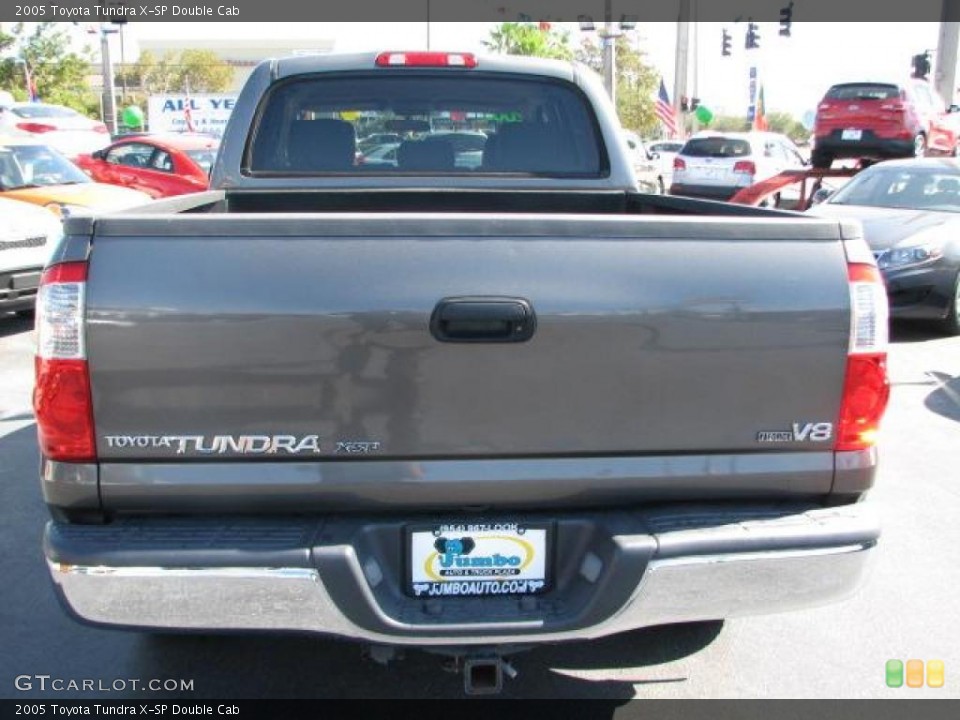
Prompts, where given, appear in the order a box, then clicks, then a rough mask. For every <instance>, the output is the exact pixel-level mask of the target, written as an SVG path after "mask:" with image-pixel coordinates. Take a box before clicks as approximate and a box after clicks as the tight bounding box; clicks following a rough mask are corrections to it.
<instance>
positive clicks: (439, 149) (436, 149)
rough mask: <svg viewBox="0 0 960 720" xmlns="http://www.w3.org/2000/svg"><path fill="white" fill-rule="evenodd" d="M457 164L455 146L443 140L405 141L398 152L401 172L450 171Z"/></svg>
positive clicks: (398, 163)
mask: <svg viewBox="0 0 960 720" xmlns="http://www.w3.org/2000/svg"><path fill="white" fill-rule="evenodd" d="M455 164H456V156H455V154H454V152H453V146H452V145H451V144H450V143H449V142H446V141H442V140H404V141H403V143H402V144H401V145H400V148H399V149H398V150H397V165H398V166H399V168H400V169H401V170H436V171H450V170H453V169H454V166H455Z"/></svg>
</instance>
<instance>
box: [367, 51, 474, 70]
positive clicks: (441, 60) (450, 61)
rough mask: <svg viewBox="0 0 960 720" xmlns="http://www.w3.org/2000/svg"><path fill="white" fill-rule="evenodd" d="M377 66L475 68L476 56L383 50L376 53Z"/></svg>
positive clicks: (469, 54)
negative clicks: (383, 51)
mask: <svg viewBox="0 0 960 720" xmlns="http://www.w3.org/2000/svg"><path fill="white" fill-rule="evenodd" d="M376 63H377V66H378V67H462V68H475V67H476V66H477V58H476V56H475V55H473V54H471V53H447V52H385V53H380V54H379V55H377V60H376Z"/></svg>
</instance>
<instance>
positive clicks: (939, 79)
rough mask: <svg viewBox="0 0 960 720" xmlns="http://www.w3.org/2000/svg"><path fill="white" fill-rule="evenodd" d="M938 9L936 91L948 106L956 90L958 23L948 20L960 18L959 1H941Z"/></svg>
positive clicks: (951, 102) (959, 33)
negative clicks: (938, 30) (938, 36)
mask: <svg viewBox="0 0 960 720" xmlns="http://www.w3.org/2000/svg"><path fill="white" fill-rule="evenodd" d="M942 3H943V4H942V5H941V7H940V20H941V22H940V40H939V43H938V45H937V70H936V73H935V74H934V78H935V80H936V83H935V84H936V89H937V92H938V93H940V97H942V98H943V99H944V100H945V101H946V103H947V105H948V106H950V105H953V102H954V96H955V95H956V90H957V45H958V40H960V22H949V21H948V19H949V18H957V17H958V16H960V0H942Z"/></svg>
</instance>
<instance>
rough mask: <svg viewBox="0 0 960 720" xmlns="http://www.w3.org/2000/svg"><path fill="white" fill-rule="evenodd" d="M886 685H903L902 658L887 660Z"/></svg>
mask: <svg viewBox="0 0 960 720" xmlns="http://www.w3.org/2000/svg"><path fill="white" fill-rule="evenodd" d="M887 687H892V688H894V687H903V661H902V660H887Z"/></svg>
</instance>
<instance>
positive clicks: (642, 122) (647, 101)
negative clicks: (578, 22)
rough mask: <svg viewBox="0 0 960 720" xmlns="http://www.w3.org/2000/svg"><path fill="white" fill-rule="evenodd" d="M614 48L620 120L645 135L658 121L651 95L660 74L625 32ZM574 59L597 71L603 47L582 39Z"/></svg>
mask: <svg viewBox="0 0 960 720" xmlns="http://www.w3.org/2000/svg"><path fill="white" fill-rule="evenodd" d="M615 48H616V49H615V52H616V61H617V114H618V115H619V116H620V124H621V125H623V126H624V127H625V128H628V129H630V130H633V131H634V132H636V133H638V134H640V135H649V134H651V133H653V132H655V131H656V129H657V127H658V124H659V122H660V121H659V120H658V119H657V116H656V114H655V113H654V104H655V100H654V95H655V93H656V90H657V87H658V86H659V84H660V76H659V75H658V74H657V71H656V70H655V69H654V68H653V67H652V66H651V65H648V64H647V62H646V56H645V54H644V52H643V51H642V50H638V49H637V48H636V47H635V42H634V41H633V40H631V37H630V36H629V35H621V36H620V37H618V38H617V39H616V44H615ZM577 59H578V60H579V61H580V62H582V63H584V64H585V65H587V66H589V67H591V68H593V69H594V70H596V71H597V72H598V73H602V72H603V48H601V47H600V46H598V45H597V44H596V43H595V42H594V41H593V40H592V39H587V40H584V41H583V44H582V45H581V47H580V50H579V51H578V52H577Z"/></svg>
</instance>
